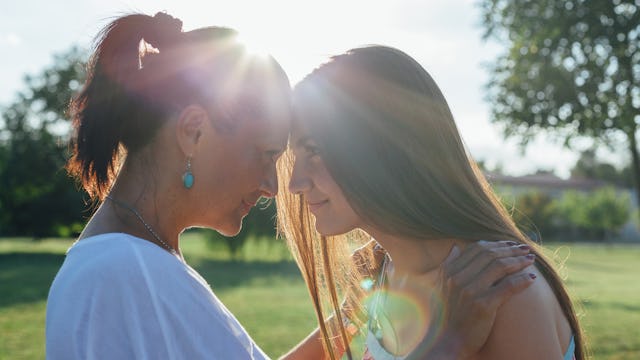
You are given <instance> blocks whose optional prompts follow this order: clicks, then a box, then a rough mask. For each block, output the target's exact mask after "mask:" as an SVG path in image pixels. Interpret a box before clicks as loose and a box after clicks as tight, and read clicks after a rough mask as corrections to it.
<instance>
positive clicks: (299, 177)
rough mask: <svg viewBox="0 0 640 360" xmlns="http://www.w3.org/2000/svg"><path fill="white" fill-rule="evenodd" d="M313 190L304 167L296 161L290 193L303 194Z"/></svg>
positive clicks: (290, 182) (290, 183)
mask: <svg viewBox="0 0 640 360" xmlns="http://www.w3.org/2000/svg"><path fill="white" fill-rule="evenodd" d="M310 188H311V179H309V176H308V175H307V174H306V173H305V171H304V170H303V166H302V165H301V164H299V163H298V161H296V162H295V163H294V165H293V173H292V174H291V180H290V181H289V191H291V192H292V193H294V194H302V193H304V192H305V191H307V190H309V189H310Z"/></svg>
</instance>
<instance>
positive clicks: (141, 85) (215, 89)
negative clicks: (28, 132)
mask: <svg viewBox="0 0 640 360" xmlns="http://www.w3.org/2000/svg"><path fill="white" fill-rule="evenodd" d="M258 62H260V63H261V64H263V65H264V64H266V67H257V66H254V65H257V64H258ZM87 68H88V69H87V70H88V76H87V81H86V83H85V85H84V87H83V89H82V91H81V92H80V94H79V95H78V96H77V97H76V98H75V99H73V100H72V102H71V105H70V114H71V117H72V120H73V127H74V134H73V137H72V142H71V147H72V157H71V159H70V160H69V162H68V163H67V170H68V171H69V173H70V174H72V175H74V176H76V177H77V178H78V179H79V180H80V181H81V183H82V186H83V187H84V189H85V190H86V191H87V192H88V193H89V194H90V196H91V197H92V198H94V199H95V198H98V199H102V198H103V197H104V196H105V195H106V193H107V192H108V191H109V189H110V187H111V185H112V182H113V179H114V177H115V175H116V174H117V171H118V169H119V166H120V163H121V161H122V159H123V156H124V154H132V153H135V152H137V151H139V150H140V149H142V148H143V147H144V146H145V145H147V144H148V143H149V142H150V141H151V140H152V139H153V138H154V136H155V134H156V133H157V131H158V129H159V128H160V127H161V126H162V125H163V124H164V123H165V122H166V120H167V119H168V118H169V117H170V116H172V115H176V114H178V113H179V112H180V111H181V110H182V109H183V108H184V107H186V106H188V105H190V104H199V105H201V106H203V107H204V108H205V109H207V110H208V111H210V112H212V111H215V110H216V102H217V101H218V100H220V99H221V97H223V96H226V97H233V96H235V95H238V94H240V93H242V89H241V88H256V87H259V86H260V83H261V82H260V80H263V81H264V82H269V81H270V82H271V83H278V85H277V86H278V87H279V88H280V89H283V90H284V91H286V96H289V91H290V88H289V82H288V79H287V77H286V75H285V73H284V71H283V70H282V69H281V68H280V66H279V65H278V64H277V62H275V60H273V58H271V57H268V58H265V59H258V57H255V56H250V55H249V54H248V53H247V52H246V50H245V48H244V47H243V46H242V45H241V44H240V43H239V42H238V41H237V32H236V31H235V30H232V29H228V28H223V27H206V28H200V29H196V30H193V31H189V32H183V31H182V22H181V21H180V20H178V19H176V18H173V17H171V16H169V15H167V14H165V13H157V14H156V15H155V16H148V15H143V14H131V15H125V16H122V17H119V18H117V19H116V20H114V21H112V22H111V23H110V24H108V25H107V26H106V27H105V28H104V29H103V30H102V31H101V32H100V33H99V34H98V36H97V38H96V45H95V49H94V52H93V55H92V57H91V58H90V61H89V63H88V66H87ZM267 70H268V71H267ZM258 72H262V73H269V74H268V78H265V74H260V76H262V78H261V79H260V80H256V77H255V75H256V74H257V73H258ZM274 74H275V75H274ZM250 77H251V78H250ZM265 94H267V93H263V95H265ZM270 96H277V94H270Z"/></svg>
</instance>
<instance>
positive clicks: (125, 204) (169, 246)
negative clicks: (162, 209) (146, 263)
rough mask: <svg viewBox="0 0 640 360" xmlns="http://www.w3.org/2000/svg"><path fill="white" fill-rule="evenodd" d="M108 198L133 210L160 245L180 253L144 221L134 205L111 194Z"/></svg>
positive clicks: (172, 252) (175, 253) (173, 252)
mask: <svg viewBox="0 0 640 360" xmlns="http://www.w3.org/2000/svg"><path fill="white" fill-rule="evenodd" d="M106 198H107V199H109V200H111V201H112V202H113V203H114V204H116V205H118V206H121V207H123V208H125V209H127V210H129V211H131V212H132V213H133V215H135V216H136V217H137V218H138V220H140V222H141V223H142V225H144V227H145V228H146V229H147V230H148V231H149V232H150V233H151V235H153V237H154V238H155V239H156V240H158V242H159V243H160V245H162V247H164V248H165V249H167V250H168V251H169V252H170V253H171V254H173V255H176V256H177V255H178V253H177V251H176V249H174V248H173V247H172V246H171V245H169V244H167V243H166V242H165V241H164V240H162V239H161V238H160V236H159V235H158V234H156V232H155V231H153V229H152V228H151V226H150V225H149V224H147V222H146V221H144V219H143V218H142V215H140V213H139V212H138V210H136V209H135V208H134V207H133V206H131V205H129V204H127V203H124V202H122V201H119V200H116V199H114V198H112V197H111V195H107V196H106Z"/></svg>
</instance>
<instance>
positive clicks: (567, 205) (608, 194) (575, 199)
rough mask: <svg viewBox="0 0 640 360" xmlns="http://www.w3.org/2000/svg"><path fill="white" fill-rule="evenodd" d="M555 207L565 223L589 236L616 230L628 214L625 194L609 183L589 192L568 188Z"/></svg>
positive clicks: (596, 236)
mask: <svg viewBox="0 0 640 360" xmlns="http://www.w3.org/2000/svg"><path fill="white" fill-rule="evenodd" d="M555 211H556V212H557V214H558V217H559V218H560V219H561V220H562V221H563V222H564V224H565V226H566V225H572V226H575V227H576V228H577V229H578V230H579V231H580V232H581V233H583V234H584V235H586V236H587V237H590V238H596V239H606V238H607V237H608V236H610V235H612V234H615V233H617V232H618V231H619V230H620V229H621V228H622V227H623V226H624V225H625V224H626V223H627V221H629V218H630V216H631V206H630V201H629V197H628V196H627V195H624V194H618V193H616V191H615V189H614V188H612V187H606V188H601V189H599V190H596V191H595V192H593V193H591V194H584V193H579V192H576V191H570V192H567V193H565V194H564V195H563V196H562V198H560V199H559V200H558V201H557V203H556V205H555Z"/></svg>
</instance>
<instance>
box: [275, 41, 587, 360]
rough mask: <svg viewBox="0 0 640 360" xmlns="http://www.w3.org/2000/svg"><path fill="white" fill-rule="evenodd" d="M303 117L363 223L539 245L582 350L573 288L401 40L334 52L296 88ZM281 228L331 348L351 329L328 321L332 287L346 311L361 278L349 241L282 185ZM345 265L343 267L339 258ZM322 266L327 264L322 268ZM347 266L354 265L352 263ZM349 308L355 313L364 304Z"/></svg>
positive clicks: (285, 172) (287, 165)
mask: <svg viewBox="0 0 640 360" xmlns="http://www.w3.org/2000/svg"><path fill="white" fill-rule="evenodd" d="M293 105H294V116H295V121H300V122H304V124H305V126H306V127H307V128H308V129H309V135H310V136H311V137H312V138H313V139H314V140H315V141H316V142H317V144H318V147H319V149H320V150H319V151H320V156H321V157H322V159H323V161H324V163H325V166H326V167H327V169H328V171H329V173H330V174H331V176H332V177H333V179H334V180H335V181H336V183H337V184H338V185H339V186H340V188H341V189H342V191H343V193H344V195H345V197H346V198H347V200H348V201H349V203H350V205H351V207H352V208H353V209H354V211H355V212H356V213H357V214H358V215H359V216H360V217H361V218H362V219H363V221H364V222H366V223H369V224H375V225H376V226H377V227H378V228H380V229H381V230H383V231H385V232H387V233H394V234H399V235H403V236H408V237H412V238H423V239H438V238H456V239H462V240H468V241H474V240H481V239H482V240H488V241H498V240H505V239H513V240H517V241H519V242H521V243H525V244H528V245H530V246H531V247H532V249H533V250H532V252H533V253H535V254H536V259H537V260H536V266H537V268H538V269H539V270H540V272H541V273H542V274H543V276H544V278H545V279H546V280H547V281H548V282H549V284H550V286H551V288H552V289H553V291H554V293H555V295H556V297H557V298H558V301H559V303H560V305H561V307H562V310H563V312H564V314H565V316H566V317H567V319H568V321H569V323H570V325H571V328H572V330H573V333H574V340H575V343H576V359H578V360H580V359H584V358H585V356H586V354H585V349H584V342H583V336H582V332H581V329H580V326H579V324H578V320H577V317H576V315H575V312H574V309H573V305H572V302H571V299H570V298H569V295H568V294H567V291H566V289H565V287H564V285H563V283H562V280H561V278H560V277H559V275H558V274H557V272H556V270H555V269H554V267H553V266H552V265H551V262H550V261H549V260H548V259H547V258H546V257H545V255H544V254H543V253H542V249H541V248H540V247H539V246H538V245H537V244H535V243H534V242H533V241H531V240H530V239H529V238H527V237H526V236H525V235H524V234H523V233H522V232H521V231H520V230H519V229H518V227H517V226H516V224H515V223H514V221H513V220H512V219H511V217H510V216H509V213H508V212H507V211H506V209H505V208H504V206H503V205H502V204H501V202H500V201H499V199H498V198H497V196H496V195H495V193H494V192H493V190H492V188H491V186H490V185H489V183H488V182H487V181H486V179H485V177H484V175H483V174H482V172H481V171H480V170H479V168H478V167H477V165H476V163H475V162H474V161H473V160H472V159H471V158H470V156H469V155H468V153H467V151H466V149H465V146H464V144H463V142H462V139H461V138H460V135H459V132H458V129H457V127H456V124H455V121H454V119H453V116H452V114H451V111H450V109H449V106H448V105H447V102H446V100H445V98H444V96H443V95H442V93H441V91H440V89H439V88H438V86H437V85H436V83H435V81H434V80H433V79H432V78H431V76H430V75H429V74H428V73H427V72H426V71H425V70H424V68H422V66H420V65H419V64H418V63H417V62H416V61H415V60H414V59H412V58H411V57H410V56H408V55H407V54H405V53H403V52H401V51H399V50H397V49H393V48H389V47H383V46H369V47H363V48H357V49H353V50H350V51H348V52H346V53H345V54H342V55H338V56H335V57H333V58H331V60H330V61H329V62H328V63H326V64H323V65H322V66H320V67H319V68H317V69H316V70H314V71H313V72H312V73H311V74H309V75H308V76H307V77H306V78H305V79H303V80H302V81H301V82H300V83H299V84H298V85H297V86H296V88H295V89H294V95H293ZM293 161H294V159H293V156H292V154H291V153H290V152H289V153H287V154H285V156H284V157H283V159H282V160H281V161H280V163H279V168H278V171H279V176H280V185H281V189H286V186H287V183H288V181H289V179H290V178H291V170H292V166H293ZM277 200H278V221H279V229H280V232H281V233H282V234H284V235H285V237H286V238H287V241H288V243H289V245H290V247H291V250H292V252H293V253H294V256H295V259H296V261H297V263H298V266H299V267H300V269H301V271H302V273H303V276H304V278H305V281H306V283H307V286H308V288H309V292H310V294H311V297H312V299H313V302H314V306H315V308H316V313H317V315H318V320H319V322H320V329H321V332H322V334H323V336H324V338H325V342H326V344H327V347H328V348H329V349H328V351H329V355H330V356H331V357H332V358H334V351H333V349H331V347H332V345H331V344H330V340H331V339H337V340H338V341H334V342H333V347H335V348H341V347H342V346H346V349H347V350H348V346H347V345H346V343H347V342H348V341H347V336H346V334H345V331H344V329H343V328H342V327H341V324H342V322H341V321H340V322H337V328H336V329H331V328H327V327H326V326H325V325H324V324H323V322H324V316H323V315H324V311H323V307H322V304H321V303H322V300H321V299H322V298H323V296H325V294H328V298H329V303H330V304H331V305H332V308H333V311H334V312H335V313H336V314H339V313H340V311H339V304H338V301H337V298H338V294H339V293H341V292H342V293H343V292H344V291H341V289H342V290H344V289H347V288H349V287H350V286H354V284H356V287H357V283H354V282H357V281H359V279H358V274H357V271H355V270H354V269H349V268H348V265H344V261H346V262H347V263H349V259H347V258H346V255H345V251H347V250H345V249H343V248H342V249H340V248H339V247H340V246H343V244H344V243H345V241H341V239H326V238H324V237H322V236H320V235H319V234H317V232H316V231H315V229H314V227H313V217H312V216H311V215H310V214H309V211H308V210H307V208H306V206H305V204H304V199H303V196H302V195H295V194H290V193H288V192H287V191H281V192H280V193H279V194H278V198H277ZM337 266H339V267H341V268H335V267H337ZM319 269H320V270H319ZM342 269H346V272H343V271H342ZM356 310H357V311H355V312H354V313H349V314H347V315H348V316H356V317H357V315H358V314H359V313H360V312H359V311H360V309H356Z"/></svg>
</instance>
